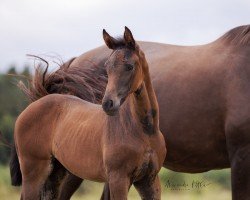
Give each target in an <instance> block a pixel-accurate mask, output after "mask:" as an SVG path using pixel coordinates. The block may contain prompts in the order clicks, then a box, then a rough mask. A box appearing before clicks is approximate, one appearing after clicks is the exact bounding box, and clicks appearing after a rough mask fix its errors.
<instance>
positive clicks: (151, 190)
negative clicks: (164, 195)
mask: <svg viewBox="0 0 250 200" xmlns="http://www.w3.org/2000/svg"><path fill="white" fill-rule="evenodd" d="M134 186H135V188H136V190H137V191H138V192H139V194H140V196H141V199H143V200H160V199H161V184H160V179H159V176H158V175H157V176H156V177H155V178H154V179H152V177H144V178H143V179H142V180H140V181H137V182H135V183H134Z"/></svg>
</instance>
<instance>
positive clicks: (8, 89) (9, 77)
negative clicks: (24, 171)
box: [0, 66, 30, 164]
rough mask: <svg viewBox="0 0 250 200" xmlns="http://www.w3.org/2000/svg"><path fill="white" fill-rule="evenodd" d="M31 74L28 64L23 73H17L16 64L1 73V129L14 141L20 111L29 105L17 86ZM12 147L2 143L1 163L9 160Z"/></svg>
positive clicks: (4, 134) (7, 137)
mask: <svg viewBox="0 0 250 200" xmlns="http://www.w3.org/2000/svg"><path fill="white" fill-rule="evenodd" d="M18 75H25V76H27V77H29V76H30V73H29V68H28V66H26V67H25V68H24V70H23V72H22V73H17V71H16V68H15V66H11V67H10V68H9V70H8V71H7V73H6V74H0V130H1V131H2V133H3V136H4V137H5V138H6V139H7V140H8V141H9V142H10V143H12V141H13V130H14V124H15V120H16V118H17V116H18V115H19V113H20V112H21V111H22V110H23V109H24V108H25V107H26V106H27V103H28V102H27V100H26V98H25V96H24V94H23V93H22V92H21V91H20V90H19V88H18V87H17V83H18V81H19V80H23V79H24V78H23V77H21V76H20V77H18ZM9 155H10V149H9V148H7V147H5V146H3V145H1V144H0V164H5V163H7V162H8V160H9Z"/></svg>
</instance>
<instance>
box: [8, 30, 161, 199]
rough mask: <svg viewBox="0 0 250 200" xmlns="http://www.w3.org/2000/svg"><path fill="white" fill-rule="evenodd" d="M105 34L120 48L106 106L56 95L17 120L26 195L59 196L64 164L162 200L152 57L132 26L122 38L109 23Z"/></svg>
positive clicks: (116, 193) (123, 191)
mask: <svg viewBox="0 0 250 200" xmlns="http://www.w3.org/2000/svg"><path fill="white" fill-rule="evenodd" d="M103 37H104V41H105V43H106V45H107V46H108V47H109V48H111V49H112V50H113V52H112V54H111V55H110V57H109V58H108V60H107V62H106V68H107V74H108V85H107V88H106V91H105V96H104V98H103V103H102V107H103V109H102V107H101V106H99V105H96V104H92V103H89V102H86V101H83V100H81V99H79V98H77V97H74V96H70V95H60V94H52V95H47V96H45V97H43V98H41V99H39V100H37V101H35V102H34V103H32V104H30V105H29V106H28V107H27V108H26V109H25V110H24V111H23V112H22V113H21V115H20V116H19V117H18V119H17V121H16V125H15V133H14V139H15V146H16V150H17V154H18V159H19V162H20V167H21V172H22V179H23V180H22V181H23V186H22V197H21V198H22V199H24V200H34V199H40V198H45V199H56V198H57V194H58V188H59V187H58V186H59V184H60V182H61V180H62V179H63V177H64V176H65V168H66V169H67V170H68V171H70V172H71V173H72V174H74V175H76V176H78V177H81V178H83V179H89V180H93V181H99V182H107V183H108V187H109V190H110V198H111V199H117V200H123V199H127V194H128V190H129V188H130V186H131V184H134V185H135V187H136V189H137V190H138V192H139V193H140V195H141V197H142V198H143V199H160V183H159V178H158V175H157V173H158V172H159V170H160V168H161V166H162V164H163V161H164V159H165V155H166V147H165V142H164V138H163V135H162V133H161V132H160V130H159V110H158V103H157V100H156V97H155V93H154V90H153V88H152V85H151V80H150V76H149V70H148V64H147V61H146V59H145V56H144V53H143V52H142V51H141V50H140V48H139V46H138V45H137V44H136V42H135V40H134V38H133V36H132V33H131V31H130V30H129V29H128V28H125V32H124V38H123V39H115V38H113V37H111V36H110V35H109V34H108V33H107V32H106V31H105V30H104V31H103ZM121 105H122V106H121ZM103 110H104V111H105V112H106V114H105V113H104V112H103ZM12 173H14V172H13V171H12Z"/></svg>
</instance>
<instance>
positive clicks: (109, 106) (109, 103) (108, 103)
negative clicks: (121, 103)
mask: <svg viewBox="0 0 250 200" xmlns="http://www.w3.org/2000/svg"><path fill="white" fill-rule="evenodd" d="M113 106H114V103H113V101H112V100H111V99H109V100H107V101H106V102H105V103H104V104H103V108H104V110H110V109H112V108H113Z"/></svg>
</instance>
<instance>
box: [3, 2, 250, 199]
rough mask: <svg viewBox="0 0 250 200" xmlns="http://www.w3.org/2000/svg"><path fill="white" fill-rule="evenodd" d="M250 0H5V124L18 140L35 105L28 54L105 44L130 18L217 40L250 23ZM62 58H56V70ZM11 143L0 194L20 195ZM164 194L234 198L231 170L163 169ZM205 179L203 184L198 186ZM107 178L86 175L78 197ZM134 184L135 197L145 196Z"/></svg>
mask: <svg viewBox="0 0 250 200" xmlns="http://www.w3.org/2000/svg"><path fill="white" fill-rule="evenodd" d="M249 8H250V1H247V0H220V1H218V0H205V1H204V0H200V1H197V0H162V1H159V0H154V1H147V0H144V1H139V0H138V1H132V0H126V1H125V0H123V1H119V0H116V1H115V0H70V1H69V0H60V1H59V0H22V1H19V0H1V1H0V45H1V48H0V130H1V131H2V132H3V135H4V137H5V138H6V139H7V140H8V141H9V142H12V139H13V138H12V135H13V127H14V122H15V119H16V117H17V116H18V114H19V113H20V112H21V111H22V110H23V109H24V108H25V107H26V106H27V105H28V101H27V100H26V98H25V97H24V95H23V94H22V93H21V92H20V91H19V89H18V88H17V87H16V84H17V82H18V80H20V79H22V78H21V77H20V76H18V77H16V75H24V76H26V77H31V75H32V73H33V67H34V60H33V59H29V58H27V57H26V54H35V55H39V56H42V57H45V58H46V59H48V60H50V61H53V60H60V62H61V61H67V60H68V59H70V58H71V57H74V56H78V55H80V54H82V53H84V52H86V51H88V50H90V49H93V48H95V47H98V46H100V45H102V44H103V40H102V35H101V33H102V29H103V28H105V29H106V30H107V31H108V32H109V33H110V34H112V35H120V34H121V33H123V30H124V26H125V25H126V26H128V27H129V28H130V29H131V30H132V32H133V34H134V37H135V39H137V40H145V41H154V42H161V43H169V44H178V45H199V44H204V43H208V42H211V41H213V40H215V39H217V38H218V37H219V36H221V35H222V34H224V33H225V32H227V31H228V30H229V29H231V28H234V27H236V26H239V25H244V24H248V23H249V19H250V12H249ZM56 67H57V65H56V64H55V63H53V62H52V64H51V68H52V69H51V70H53V69H56ZM9 153H10V149H9V148H7V147H5V146H3V145H0V199H19V195H20V192H19V188H14V187H11V186H10V179H9V171H8V168H7V163H8V160H9ZM161 180H162V181H161V182H162V190H163V199H166V198H168V199H178V200H189V199H192V200H193V199H201V198H202V199H212V198H213V199H214V200H216V199H225V200H226V199H231V193H230V170H229V169H226V170H218V171H211V172H206V173H202V174H183V173H175V172H172V171H169V170H165V169H163V170H162V171H161ZM198 185H200V186H199V187H197V186H198ZM101 190H102V184H97V183H92V182H86V183H84V184H83V187H81V188H80V190H79V191H78V192H77V194H76V196H75V197H74V199H81V198H82V199H98V198H99V197H100V194H101ZM138 198H139V197H138V196H137V194H136V192H135V191H134V189H132V191H131V192H130V197H129V199H138Z"/></svg>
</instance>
